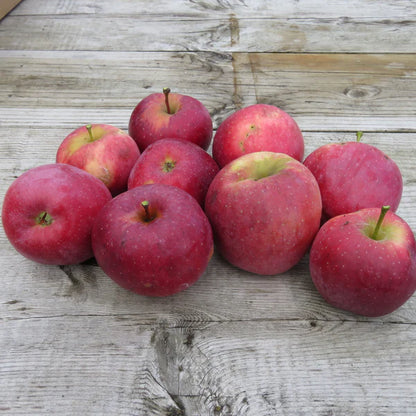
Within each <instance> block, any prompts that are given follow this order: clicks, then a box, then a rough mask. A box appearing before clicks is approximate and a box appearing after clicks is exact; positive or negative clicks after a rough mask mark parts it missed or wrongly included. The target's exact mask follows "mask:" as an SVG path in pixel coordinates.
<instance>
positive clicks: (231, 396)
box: [0, 316, 416, 416]
mask: <svg viewBox="0 0 416 416" xmlns="http://www.w3.org/2000/svg"><path fill="white" fill-rule="evenodd" d="M2 332H3V336H2V337H1V338H0V348H1V350H2V355H1V356H0V368H1V372H2V377H1V381H0V383H1V386H2V388H1V390H0V398H1V400H0V401H1V410H2V414H6V415H8V414H10V415H11V414H13V415H27V414H29V413H30V414H36V415H39V416H40V415H51V414H59V415H62V416H63V415H74V414H88V415H100V416H103V415H114V414H117V415H120V416H123V415H129V416H130V415H140V416H147V415H149V416H150V415H155V414H157V415H181V416H186V415H192V416H193V415H213V416H214V415H215V416H219V415H223V416H225V415H239V416H243V415H250V416H255V415H280V414H282V415H283V414H291V415H292V414H293V415H294V414H296V415H310V414H314V415H328V414H340V415H341V414H342V415H347V414H348V415H349V416H362V415H375V414H377V415H385V416H387V415H389V416H390V415H400V416H403V415H413V414H414V413H415V411H416V401H415V383H416V376H415V374H416V373H415V372H414V362H415V359H416V352H415V351H416V350H415V349H414V342H415V341H416V327H415V326H414V325H406V324H395V325H390V326H386V325H384V324H382V323H379V322H363V323H352V322H341V323H340V322H318V323H316V322H308V321H306V322H305V321H297V322H282V321H279V322H274V321H256V322H244V325H242V323H241V322H231V323H212V324H210V325H206V324H202V325H201V324H200V323H199V322H192V323H189V322H183V321H182V322H167V321H160V322H158V323H157V324H154V325H143V324H141V323H140V320H137V318H136V317H134V316H133V317H132V316H129V317H124V318H123V317H113V316H105V317H97V316H77V317H71V316H56V317H54V318H47V319H46V318H35V319H24V320H12V321H3V323H2ZM369 334H371V335H370V336H369Z"/></svg>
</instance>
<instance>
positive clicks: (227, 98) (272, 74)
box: [0, 51, 416, 131]
mask: <svg viewBox="0 0 416 416" xmlns="http://www.w3.org/2000/svg"><path fill="white" fill-rule="evenodd" d="M0 59H1V64H0V69H1V72H2V77H1V78H0V108H1V107H3V109H2V114H3V117H2V120H1V121H0V122H1V123H3V124H4V125H5V124H7V125H13V123H16V122H17V121H19V123H30V124H32V125H38V123H40V124H41V125H43V124H44V123H46V124H50V119H54V118H56V119H57V120H62V121H61V122H66V121H65V119H66V118H68V119H71V118H72V117H74V118H78V117H79V118H80V119H81V120H80V122H81V123H84V122H87V121H88V120H86V118H88V117H90V118H96V117H98V118H102V119H104V118H107V117H108V118H115V119H116V121H117V123H119V122H120V121H121V122H123V125H127V123H128V119H129V117H130V114H131V111H132V110H133V108H134V106H135V105H136V104H137V102H138V101H139V100H140V99H142V98H143V97H145V96H146V95H148V94H150V93H152V92H156V91H160V90H161V89H162V88H163V87H164V86H166V85H170V86H171V88H172V89H174V90H176V91H178V92H181V93H183V94H188V95H192V96H194V97H195V98H197V99H199V100H200V101H202V102H203V103H204V104H205V105H206V106H207V108H208V109H209V111H210V113H211V115H212V117H213V120H214V126H215V127H217V125H218V124H219V123H220V122H221V121H222V120H223V119H224V118H225V117H226V116H227V115H229V114H230V113H231V112H233V111H235V110H236V109H238V108H241V107H243V106H247V105H250V104H254V103H257V102H263V103H269V104H274V105H277V106H278V107H281V108H283V109H284V110H286V111H287V112H289V113H290V114H291V115H292V116H294V117H295V118H296V120H297V121H298V122H299V124H300V125H301V127H302V128H303V129H306V130H323V131H331V130H338V131H339V130H341V131H345V130H349V131H351V130H358V129H360V130H370V131H371V130H377V131H386V130H388V131H416V117H415V115H416V103H415V100H414V96H415V95H416V83H415V77H416V71H415V68H416V58H415V56H414V55H408V54H391V55H361V54H357V55H355V54H354V55H350V54H307V55H304V54H258V53H250V54H246V53H234V54H216V53H199V54H197V53H169V52H166V53H123V52H120V53H118V52H103V53H101V52H53V53H52V52H43V51H39V52H31V53H30V54H28V53H27V52H23V51H14V52H10V51H0ZM184 74H185V76H184ZM9 107H10V109H9ZM19 107H24V109H23V110H20V109H19ZM42 107H45V108H46V109H45V111H43V110H42ZM26 108H29V109H30V110H29V111H28V110H26ZM79 114H81V115H82V116H81V117H80V116H79ZM110 124H111V123H110Z"/></svg>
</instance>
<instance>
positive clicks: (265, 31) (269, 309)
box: [0, 0, 416, 416]
mask: <svg viewBox="0 0 416 416" xmlns="http://www.w3.org/2000/svg"><path fill="white" fill-rule="evenodd" d="M415 39H416V7H415V5H414V1H413V0H379V1H373V0H351V1H348V2H347V1H344V0H335V1H331V2H327V1H324V0H287V1H284V2H282V1H272V0H255V1H250V2H248V1H244V0H202V1H194V0H174V1H172V0H161V1H158V2H154V1H148V0H139V1H133V0H122V1H118V2H114V1H112V0H102V1H100V2H97V1H92V0H65V1H62V0H24V1H23V2H21V3H20V4H19V6H17V7H16V8H15V9H14V10H13V11H12V12H11V13H10V14H9V15H8V16H7V17H6V18H5V19H3V20H2V21H1V23H0V201H2V200H3V198H4V195H5V193H6V190H7V188H8V187H9V186H10V184H11V183H12V181H13V180H14V179H15V178H16V177H18V176H19V175H20V174H22V173H23V172H24V171H26V170H27V169H30V168H31V167H34V166H38V165H40V164H46V163H53V162H54V160H55V155H56V150H57V148H58V146H59V144H60V143H61V141H62V140H63V138H64V137H65V136H66V135H67V134H69V133H70V132H71V131H73V130H74V129H75V128H77V127H79V126H81V125H84V124H87V123H107V124H114V125H115V126H117V127H120V128H122V129H125V130H127V125H128V120H129V117H130V114H131V111H132V110H133V108H134V106H135V105H136V104H137V103H138V101H139V100H140V99H142V98H144V97H145V96H147V95H148V94H150V93H152V92H157V91H160V90H161V89H162V88H163V87H165V86H170V87H171V88H172V90H175V91H177V92H181V93H184V94H188V95H191V96H193V97H195V98H197V99H199V100H200V101H202V102H203V103H204V104H205V105H206V107H207V108H208V110H209V112H210V114H211V116H212V119H213V124H214V128H215V129H216V128H217V127H218V125H219V124H220V123H221V122H222V121H223V120H224V119H225V118H226V117H227V116H228V115H230V114H231V113H232V112H234V111H235V110H237V109H239V108H242V107H244V106H248V105H251V104H254V103H258V102H264V103H269V104H273V105H277V106H279V107H281V108H283V109H284V110H286V111H287V112H289V113H290V114H291V115H292V116H293V117H294V118H295V120H296V121H297V122H298V124H299V126H300V127H301V129H302V131H303V134H304V138H305V155H307V154H309V153H310V152H312V151H313V150H314V149H316V148H317V147H319V146H321V145H323V144H326V143H328V142H340V141H349V140H355V132H356V131H357V130H362V131H364V136H363V140H364V141H365V142H366V143H369V144H373V145H375V146H377V147H379V148H380V149H381V150H383V151H384V152H385V153H387V154H388V155H389V156H390V157H391V158H392V159H393V160H395V161H396V163H397V164H398V165H399V168H400V169H401V172H402V175H403V181H404V191H403V196H402V201H401V204H400V207H399V210H398V214H399V215H400V216H401V217H402V218H404V219H405V220H406V221H407V222H408V223H409V225H410V226H411V227H412V229H413V230H416V215H415V209H414V207H415V206H416V170H415V152H416V145H415V143H416V104H415V100H414V97H415V94H416V83H415V77H416V70H415V68H416V57H415V51H416V43H415V42H416V41H415ZM0 253H1V254H0V266H1V269H2V270H3V272H2V278H1V291H0V414H1V415H13V416H15V415H21V416H26V415H34V416H38V415H39V416H42V415H45V416H46V415H48V416H49V415H58V416H66V415H68V416H70V415H71V416H72V415H86V416H106V415H120V416H127V415H128V416H159V415H160V416H246V415H247V416H280V415H282V416H287V415H288V416H299V415H300V416H310V415H314V416H315V415H316V416H330V415H332V416H335V415H336V416H374V415H377V416H379V415H381V416H390V415H397V416H402V415H412V416H413V415H414V414H416V366H415V363H416V349H415V348H414V345H415V341H416V329H415V328H416V326H415V324H416V296H413V297H412V298H411V299H410V300H409V301H408V302H407V303H406V304H405V305H403V306H402V307H401V308H399V309H398V310H397V311H395V312H393V313H392V314H389V315H386V316H384V317H380V318H364V317H360V316H356V315H353V314H350V313H347V312H343V311H341V310H338V309H335V308H333V307H331V306H329V305H328V304H326V303H325V302H324V301H323V299H322V298H321V297H320V295H319V294H318V292H317V291H316V290H315V288H314V287H313V284H312V281H311V279H310V275H309V271H308V255H305V257H304V258H303V259H302V260H301V262H300V263H299V264H298V265H296V266H295V267H294V268H293V269H292V270H290V271H289V272H287V273H284V274H282V275H279V276H272V277H262V276H257V275H254V274H250V273H246V272H243V271H241V270H238V269H237V268H235V267H232V266H231V265H229V264H228V263H227V262H226V261H225V260H224V259H223V258H221V256H220V255H219V253H217V252H216V253H215V254H214V256H213V258H212V260H211V262H210V264H209V266H208V268H207V270H206V272H205V274H204V275H203V276H202V278H201V279H200V280H199V281H198V282H197V283H196V284H195V285H193V286H192V287H190V288H189V289H188V290H186V291H184V292H182V293H179V294H177V295H175V296H172V297H169V298H162V299H153V298H146V297H141V296H138V295H135V294H133V293H130V292H127V291H126V290H124V289H121V288H120V287H119V286H117V285H116V284H115V283H114V282H113V281H112V280H111V279H109V278H108V277H107V276H106V275H105V274H104V273H103V271H102V270H101V269H100V268H99V267H98V266H97V264H96V263H95V261H94V260H89V261H87V262H85V263H84V264H81V265H73V266H62V267H59V266H45V265H41V264H36V263H33V262H31V261H29V260H27V259H25V258H23V257H22V256H20V255H19V254H18V253H17V252H16V251H15V250H14V249H13V247H12V246H11V245H10V243H9V242H8V240H7V238H6V236H5V234H4V230H3V229H2V228H1V227H0Z"/></svg>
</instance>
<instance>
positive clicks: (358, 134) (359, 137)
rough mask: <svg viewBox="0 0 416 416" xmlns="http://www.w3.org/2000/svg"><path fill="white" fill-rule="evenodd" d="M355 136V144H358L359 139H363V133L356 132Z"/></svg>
mask: <svg viewBox="0 0 416 416" xmlns="http://www.w3.org/2000/svg"><path fill="white" fill-rule="evenodd" d="M356 136H357V142H360V141H361V137H363V132H362V131H357V134H356Z"/></svg>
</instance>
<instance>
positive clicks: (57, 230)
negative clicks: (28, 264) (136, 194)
mask: <svg viewBox="0 0 416 416" xmlns="http://www.w3.org/2000/svg"><path fill="white" fill-rule="evenodd" d="M110 199H111V194H110V191H109V190H108V189H107V188H106V186H105V185H104V184H103V183H102V182H101V181H100V180H98V179H97V178H95V177H94V176H92V175H90V174H89V173H87V172H85V171H83V170H81V169H78V168H76V167H74V166H70V165H66V164H49V165H42V166H38V167H35V168H32V169H29V170H28V171H26V172H25V173H23V174H22V175H21V176H19V177H18V178H17V179H16V180H15V181H14V182H13V183H12V184H11V185H10V187H9V189H8V190H7V192H6V195H5V197H4V203H3V208H2V221H3V227H4V230H5V232H6V235H7V237H8V239H9V241H10V243H11V244H12V245H13V246H14V248H15V249H16V250H17V251H18V252H19V253H20V254H22V255H23V256H25V257H27V258H29V259H30V260H33V261H36V262H38V263H44V264H57V265H65V264H76V263H81V262H83V261H85V260H87V259H89V258H91V257H92V256H93V253H92V247H91V230H92V224H93V222H94V219H95V217H96V216H97V214H98V212H99V211H100V210H101V208H102V207H103V206H104V205H105V204H106V203H107V202H108V201H109V200H110ZM42 212H47V213H48V214H49V215H50V216H51V217H52V219H53V221H52V222H51V224H50V225H41V224H39V223H38V222H37V221H36V217H37V216H38V215H39V214H40V213H42Z"/></svg>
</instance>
